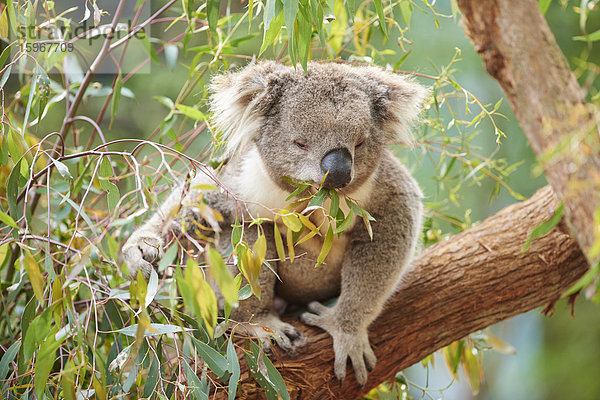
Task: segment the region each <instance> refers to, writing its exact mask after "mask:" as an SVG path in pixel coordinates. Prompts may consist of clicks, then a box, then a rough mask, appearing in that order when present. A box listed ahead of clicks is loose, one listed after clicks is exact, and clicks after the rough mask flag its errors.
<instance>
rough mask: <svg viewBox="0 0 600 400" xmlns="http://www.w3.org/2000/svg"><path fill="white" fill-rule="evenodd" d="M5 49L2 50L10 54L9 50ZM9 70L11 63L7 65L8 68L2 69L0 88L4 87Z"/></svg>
mask: <svg viewBox="0 0 600 400" xmlns="http://www.w3.org/2000/svg"><path fill="white" fill-rule="evenodd" d="M7 50H8V49H5V50H4V51H5V52H7V53H8V54H10V51H7ZM11 70H12V65H9V66H8V68H6V71H4V75H2V79H0V89H2V88H3V87H4V85H5V84H6V81H8V78H9V77H10V71H11Z"/></svg>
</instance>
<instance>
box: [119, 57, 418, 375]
mask: <svg viewBox="0 0 600 400" xmlns="http://www.w3.org/2000/svg"><path fill="white" fill-rule="evenodd" d="M212 89H213V92H214V94H213V97H212V103H211V105H212V110H213V113H214V122H215V124H216V125H217V127H218V128H219V129H221V130H222V131H223V132H224V135H225V138H226V142H227V150H226V152H227V154H228V155H229V157H230V160H229V162H228V163H227V164H226V165H225V166H224V167H223V168H222V169H221V170H219V171H217V172H216V175H217V176H218V178H219V179H220V181H221V182H223V183H224V184H225V186H226V187H227V188H228V189H229V190H230V191H231V192H234V193H236V194H237V196H238V197H239V198H241V199H243V200H246V201H248V203H247V204H246V207H242V208H240V210H238V212H244V213H246V214H252V215H253V216H255V217H257V216H264V217H267V218H272V216H273V214H272V211H271V210H277V209H280V208H283V207H284V206H286V203H285V197H287V194H289V193H290V192H291V191H292V190H293V188H292V187H290V186H289V184H287V183H286V182H285V181H284V180H283V179H282V177H283V176H287V177H292V178H296V179H301V180H310V181H313V182H320V181H321V179H322V177H323V172H322V171H321V168H320V165H321V159H322V158H323V156H324V155H325V154H327V153H328V152H329V151H331V150H334V149H340V148H344V149H347V150H348V151H349V152H350V154H351V155H352V158H353V165H352V180H351V182H350V184H349V185H348V186H346V187H344V188H341V189H339V193H340V194H342V195H345V196H348V197H350V198H352V199H355V200H356V201H357V202H358V203H359V205H360V206H361V207H362V208H364V209H366V210H367V211H368V212H369V213H371V215H373V217H375V219H376V222H373V223H372V229H373V240H370V238H369V235H368V233H367V230H366V228H365V226H364V224H363V223H362V221H358V222H356V221H355V223H354V224H353V225H352V226H351V228H350V229H348V230H347V231H346V232H344V233H343V234H342V235H341V237H340V238H339V239H338V238H336V239H335V240H334V244H333V247H332V250H331V252H330V254H329V256H328V258H327V259H326V263H325V264H324V265H322V266H321V267H319V268H317V269H315V268H314V260H315V259H316V258H317V256H318V254H319V250H320V248H321V244H322V241H321V240H322V238H318V237H315V238H314V239H311V240H309V241H308V242H306V243H304V244H302V245H300V246H301V250H299V251H298V252H307V253H308V255H307V256H306V257H305V258H302V259H296V260H295V261H294V262H293V263H290V262H281V261H280V262H277V263H272V266H273V267H274V268H276V270H277V273H278V274H279V276H280V277H281V279H282V282H278V281H277V280H276V277H275V275H274V274H273V273H272V271H270V270H269V269H268V268H265V267H264V266H263V268H262V269H261V272H260V276H259V281H260V285H261V289H262V296H261V299H257V298H255V297H251V298H249V299H247V300H245V301H242V302H241V304H240V307H239V308H238V309H236V310H234V311H235V312H234V314H233V317H234V318H237V319H239V320H244V319H246V320H247V319H248V318H250V316H251V315H254V317H253V319H252V321H253V322H256V323H258V324H259V325H260V324H262V325H264V326H267V327H268V328H269V329H270V330H272V331H273V332H274V333H275V339H276V341H277V343H278V344H279V345H280V346H281V347H282V348H284V349H286V350H288V351H293V349H294V348H295V347H297V346H299V345H301V344H302V343H303V338H302V337H301V335H300V334H299V333H298V332H297V331H296V330H295V329H294V328H293V327H292V326H291V325H289V324H286V323H284V322H282V321H281V320H280V319H279V317H278V316H277V315H276V313H275V311H274V308H273V299H274V296H275V294H276V293H277V294H278V295H279V296H282V297H283V298H285V299H286V300H288V301H290V302H295V303H305V304H308V310H309V311H308V312H306V313H304V314H303V315H302V316H301V319H302V320H303V321H304V322H305V323H307V324H310V325H316V326H318V327H321V328H322V329H324V330H326V331H327V332H329V333H330V334H331V336H332V337H333V346H334V350H335V366H334V367H335V374H336V376H337V377H338V379H340V380H341V381H342V380H343V378H344V376H345V373H346V362H347V359H348V358H349V359H350V360H351V362H352V365H353V367H354V370H355V373H356V378H357V381H358V382H359V384H361V385H363V384H364V383H365V382H366V380H367V369H369V370H370V369H372V368H373V367H374V365H375V363H376V358H375V355H374V353H373V351H372V349H371V347H370V344H369V339H368V333H367V328H368V326H369V324H371V322H373V320H374V319H375V318H376V317H377V316H378V315H379V314H380V312H381V310H382V309H383V305H384V303H385V301H386V299H387V298H388V297H389V296H390V294H391V293H392V292H393V291H394V288H395V286H396V283H397V281H398V280H399V279H400V277H401V275H402V273H403V272H404V271H405V270H406V269H407V267H408V266H409V264H410V259H411V257H412V255H413V252H414V249H415V245H416V242H417V237H418V233H419V230H420V226H421V215H422V204H421V198H422V194H421V191H420V189H419V187H418V185H417V183H416V182H415V181H414V179H413V178H412V177H411V176H410V174H409V173H408V172H407V170H406V168H405V167H404V166H403V165H402V164H401V163H400V162H399V161H398V160H397V159H396V158H395V157H394V156H393V155H392V153H391V152H390V151H389V150H387V149H386V147H385V146H386V143H387V142H389V141H390V140H392V139H397V138H400V139H402V140H405V141H410V135H409V126H410V124H411V123H412V122H414V121H415V120H416V118H417V117H418V114H419V110H420V107H421V103H422V101H423V99H424V97H425V95H426V90H425V89H424V88H422V87H421V86H420V85H418V84H416V83H414V82H412V81H410V80H408V79H406V78H403V77H400V76H398V75H394V74H391V73H388V72H384V71H382V70H380V69H377V68H372V67H351V66H348V65H339V64H329V63H312V64H309V66H308V75H305V73H304V71H302V69H300V68H299V69H298V70H294V69H293V68H291V67H286V66H283V65H280V64H277V63H275V62H263V63H258V64H253V65H250V66H248V67H246V68H244V69H242V70H240V71H238V72H235V73H229V74H224V75H221V76H218V77H217V78H216V79H215V80H214V83H213V87H212ZM295 142H299V143H300V144H301V145H305V146H307V147H308V148H307V149H302V148H299V146H298V144H296V143H295ZM207 181H208V179H207V178H206V176H204V175H202V174H199V175H198V176H197V177H196V178H194V180H193V181H192V183H191V185H190V186H191V187H192V188H193V186H194V185H197V184H199V183H205V182H207ZM198 195H199V193H198V192H197V191H194V190H193V189H192V190H191V191H190V192H189V193H184V191H183V190H182V189H178V191H175V192H174V193H173V194H172V195H171V196H170V197H169V198H168V199H167V200H166V201H165V202H164V203H163V205H162V206H161V208H160V210H159V211H158V212H157V213H156V214H155V215H154V216H153V217H152V218H151V219H150V220H149V221H148V222H147V223H146V224H144V225H143V226H142V227H141V228H139V229H138V230H137V231H135V232H134V233H133V234H132V236H131V238H130V239H129V240H128V241H127V243H126V244H125V245H124V247H123V253H124V255H125V260H126V262H127V263H128V265H129V268H130V271H131V273H132V274H135V272H136V271H137V270H138V269H141V270H142V271H143V272H144V273H145V274H148V273H149V271H150V268H152V262H153V261H155V260H156V259H157V258H159V257H160V256H161V255H162V246H164V237H165V235H166V233H167V232H165V226H169V224H166V223H165V221H166V220H167V219H170V218H171V217H172V216H173V214H178V215H179V216H181V215H183V216H184V217H185V215H188V214H190V210H191V214H192V215H193V214H194V208H193V204H194V199H196V198H197V196H198ZM204 195H205V198H206V199H207V200H208V202H209V205H210V206H211V207H213V208H215V209H217V210H218V211H220V212H221V213H222V214H223V215H224V216H225V221H223V223H221V229H222V230H223V232H222V233H221V235H222V237H224V238H227V239H228V238H229V234H230V233H231V224H232V223H233V215H234V212H233V211H234V205H233V202H232V200H231V199H229V200H228V198H227V196H226V195H225V193H217V192H212V193H208V192H207V193H205V194H204ZM340 203H341V204H342V205H344V204H343V203H345V202H344V201H343V200H342V201H341V202H340ZM180 205H181V207H182V208H181V209H177V208H176V207H179V206H180ZM263 206H264V207H263ZM315 214H317V213H315ZM313 217H314V219H315V221H314V222H316V223H317V224H318V223H319V217H318V216H314V215H313ZM322 218H323V217H322V216H321V220H322ZM263 226H264V232H265V234H266V235H267V238H268V239H269V245H268V250H267V252H268V254H267V258H277V255H276V252H275V246H274V241H273V239H272V232H273V230H272V227H269V225H268V224H264V225H263ZM281 229H282V230H283V229H285V228H284V227H283V226H282V227H281ZM246 232H248V233H249V235H250V237H249V241H250V242H252V241H253V238H252V235H253V234H254V235H255V229H247V230H246ZM322 237H324V235H323V236H322ZM227 241H228V240H223V242H227ZM222 250H223V249H222ZM232 272H234V273H237V271H232ZM338 294H339V299H338V301H337V303H336V304H335V305H334V306H333V307H331V308H328V307H325V306H323V305H321V304H320V303H318V302H319V301H323V300H326V299H328V298H331V297H333V296H336V295H338ZM257 335H258V336H259V337H262V338H265V337H267V336H268V333H267V331H263V330H260V329H259V332H257ZM265 343H266V345H267V346H268V341H265Z"/></svg>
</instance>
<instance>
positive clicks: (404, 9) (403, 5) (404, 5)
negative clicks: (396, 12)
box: [399, 0, 412, 26]
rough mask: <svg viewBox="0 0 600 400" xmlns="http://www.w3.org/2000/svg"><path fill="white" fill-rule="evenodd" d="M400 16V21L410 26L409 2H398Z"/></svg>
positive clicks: (410, 6) (410, 9)
mask: <svg viewBox="0 0 600 400" xmlns="http://www.w3.org/2000/svg"><path fill="white" fill-rule="evenodd" d="M399 7H400V14H402V19H403V20H404V23H405V24H406V26H410V19H411V16H412V4H411V3H410V1H409V0H404V1H402V2H400V5H399Z"/></svg>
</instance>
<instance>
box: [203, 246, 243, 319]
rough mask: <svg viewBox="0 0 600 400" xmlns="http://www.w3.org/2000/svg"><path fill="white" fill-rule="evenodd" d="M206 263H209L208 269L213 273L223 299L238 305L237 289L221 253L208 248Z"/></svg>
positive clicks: (235, 305) (232, 304)
mask: <svg viewBox="0 0 600 400" xmlns="http://www.w3.org/2000/svg"><path fill="white" fill-rule="evenodd" d="M208 263H209V265H210V271H211V273H212V274H213V276H214V278H215V281H216V282H217V285H218V286H219V289H221V294H222V295H223V297H224V298H225V301H226V302H227V303H228V304H229V305H230V306H232V307H237V305H238V289H237V286H236V285H235V282H234V281H233V275H231V271H229V268H227V265H225V261H223V257H221V254H219V252H218V251H217V250H215V249H213V248H209V249H208Z"/></svg>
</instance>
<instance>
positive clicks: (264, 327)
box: [251, 313, 306, 353]
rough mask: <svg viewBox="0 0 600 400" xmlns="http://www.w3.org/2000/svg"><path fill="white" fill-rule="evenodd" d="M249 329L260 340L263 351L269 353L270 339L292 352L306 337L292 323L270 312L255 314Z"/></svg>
mask: <svg viewBox="0 0 600 400" xmlns="http://www.w3.org/2000/svg"><path fill="white" fill-rule="evenodd" d="M251 329H253V330H252V333H253V334H254V335H255V336H256V337H257V338H258V339H259V340H260V341H261V343H262V347H263V350H264V351H265V353H271V339H272V340H274V341H275V343H277V345H278V346H279V347H281V348H282V349H283V350H284V351H286V352H288V353H293V352H294V351H295V350H296V349H297V348H298V347H301V346H303V345H304V344H305V343H306V338H305V337H304V336H303V335H302V334H301V333H300V332H299V331H298V330H297V329H296V328H294V326H293V325H290V324H288V323H286V322H283V321H282V320H281V319H279V317H278V316H277V315H275V314H272V313H269V314H266V315H261V316H255V317H254V319H253V321H252V327H251Z"/></svg>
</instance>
